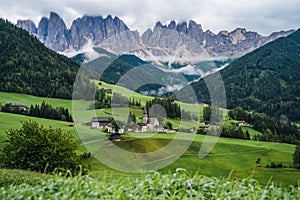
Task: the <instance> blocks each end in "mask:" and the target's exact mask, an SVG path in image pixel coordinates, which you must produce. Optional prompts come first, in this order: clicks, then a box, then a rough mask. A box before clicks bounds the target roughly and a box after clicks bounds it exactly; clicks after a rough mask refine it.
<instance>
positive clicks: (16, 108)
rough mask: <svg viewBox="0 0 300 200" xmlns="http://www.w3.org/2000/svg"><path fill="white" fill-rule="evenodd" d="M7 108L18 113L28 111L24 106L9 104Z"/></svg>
mask: <svg viewBox="0 0 300 200" xmlns="http://www.w3.org/2000/svg"><path fill="white" fill-rule="evenodd" d="M9 108H10V109H14V110H20V111H27V109H28V108H27V106H26V105H25V104H10V106H9Z"/></svg>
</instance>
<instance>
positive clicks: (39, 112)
mask: <svg viewBox="0 0 300 200" xmlns="http://www.w3.org/2000/svg"><path fill="white" fill-rule="evenodd" d="M1 111H2V112H8V113H14V114H22V115H27V116H31V117H39V118H46V119H54V120H60V121H67V122H73V118H72V115H71V114H70V112H69V110H68V108H64V107H61V106H60V107H53V106H51V105H49V104H47V103H46V102H45V101H43V102H42V104H41V105H38V104H36V105H32V104H31V105H30V107H29V109H19V108H15V107H12V104H11V103H7V104H5V105H4V106H3V107H2V108H1Z"/></svg>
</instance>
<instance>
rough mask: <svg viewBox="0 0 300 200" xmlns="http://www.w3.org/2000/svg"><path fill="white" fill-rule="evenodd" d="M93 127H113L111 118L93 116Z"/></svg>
mask: <svg viewBox="0 0 300 200" xmlns="http://www.w3.org/2000/svg"><path fill="white" fill-rule="evenodd" d="M91 125H92V128H98V129H104V128H107V129H108V128H109V127H111V124H110V123H109V118H105V117H93V118H92V124H91Z"/></svg>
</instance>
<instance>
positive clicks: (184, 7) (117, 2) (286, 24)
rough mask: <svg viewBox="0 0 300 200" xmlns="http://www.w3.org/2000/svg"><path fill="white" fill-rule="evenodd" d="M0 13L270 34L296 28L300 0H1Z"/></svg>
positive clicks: (68, 20) (9, 16) (13, 16)
mask: <svg viewBox="0 0 300 200" xmlns="http://www.w3.org/2000/svg"><path fill="white" fill-rule="evenodd" d="M0 3H1V7H0V17H2V18H7V19H9V20H11V21H12V22H14V23H15V22H16V21H17V19H20V18H22V19H24V18H25V19H33V20H34V21H35V22H36V23H38V21H39V19H40V18H41V17H42V16H49V13H50V11H55V12H57V13H58V14H59V15H60V16H61V17H62V18H63V19H64V20H65V21H66V24H67V25H68V26H70V25H71V22H72V20H74V19H75V18H78V17H81V16H82V15H84V14H88V15H102V16H107V15H109V14H111V15H113V16H119V17H120V18H121V19H123V20H124V21H125V23H126V24H127V25H128V26H129V27H130V28H132V29H136V28H145V27H152V26H153V25H154V24H155V22H156V21H161V22H162V23H168V22H169V21H171V20H172V19H175V20H176V21H187V20H190V19H193V20H195V21H197V22H198V23H201V24H202V25H203V27H204V28H205V29H210V30H212V31H213V32H215V33H217V32H219V31H221V30H233V29H235V28H236V27H245V28H247V29H248V30H253V31H258V32H259V33H262V34H269V33H271V32H273V31H278V30H287V29H292V28H294V29H296V28H299V21H300V12H299V10H300V0H288V1H283V0H240V1H236V0H209V1H207V0H185V1H182V0H114V1H107V0H72V1H69V0H43V1H41V0H28V1H24V0H13V1H6V0H0Z"/></svg>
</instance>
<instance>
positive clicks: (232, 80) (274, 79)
mask: <svg viewBox="0 0 300 200" xmlns="http://www.w3.org/2000/svg"><path fill="white" fill-rule="evenodd" d="M220 73H221V75H222V78H223V81H224V84H225V89H226V95H227V103H228V107H229V108H233V107H236V106H242V107H243V108H245V109H248V110H256V111H257V112H264V113H267V114H269V115H271V116H275V117H280V116H282V115H286V116H287V117H288V118H289V119H291V120H300V99H299V98H300V78H299V77H300V30H298V31H296V32H295V33H293V34H291V35H290V36H288V37H286V38H280V39H278V40H275V41H274V42H271V43H269V44H267V45H265V46H263V47H261V48H259V49H257V50H255V51H253V52H252V53H249V54H247V55H245V56H243V57H241V58H240V59H238V60H236V61H235V62H233V63H232V64H231V65H229V66H228V67H226V68H225V69H223V70H222V71H221V72H220ZM192 86H193V87H194V88H195V91H196V93H197V95H198V97H199V100H200V101H203V102H209V93H208V90H207V88H206V85H205V82H204V81H203V80H200V81H199V82H197V83H194V84H193V85H192Z"/></svg>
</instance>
